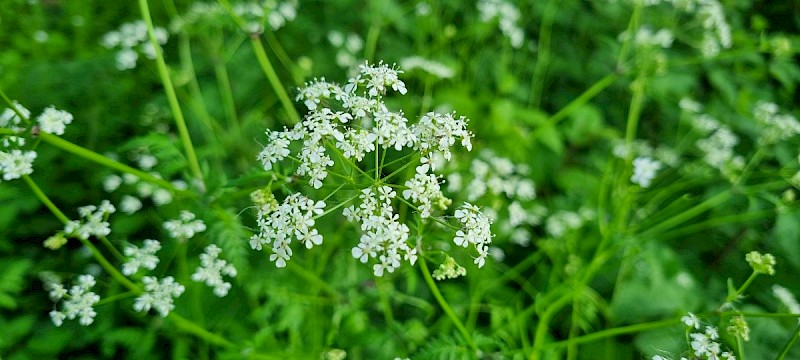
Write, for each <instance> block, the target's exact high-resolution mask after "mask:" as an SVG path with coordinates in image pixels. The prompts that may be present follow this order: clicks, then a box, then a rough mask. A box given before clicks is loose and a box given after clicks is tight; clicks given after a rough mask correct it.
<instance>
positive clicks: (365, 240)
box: [342, 186, 417, 276]
mask: <svg viewBox="0 0 800 360" xmlns="http://www.w3.org/2000/svg"><path fill="white" fill-rule="evenodd" d="M396 196H397V193H396V192H395V191H394V190H393V189H392V188H391V187H389V186H381V187H378V188H377V189H373V188H366V189H363V190H361V195H360V196H359V198H360V199H361V204H359V205H358V207H356V206H355V205H352V206H349V207H347V208H345V209H344V211H343V212H342V214H343V215H344V216H345V217H346V218H347V219H348V220H350V221H352V222H358V223H359V224H361V238H360V239H359V243H358V245H357V246H356V247H354V248H353V249H352V251H351V253H352V255H353V257H354V258H356V259H358V260H359V261H361V262H362V263H367V262H369V261H370V260H371V259H372V260H377V263H375V264H373V265H372V271H373V273H374V274H375V276H383V274H384V272H386V271H388V272H390V273H391V272H394V270H395V269H397V268H398V267H400V261H401V260H407V261H408V262H409V263H410V264H411V265H414V263H416V261H417V249H416V248H411V247H410V246H408V234H409V229H408V226H406V224H403V223H401V222H400V221H399V219H400V216H399V215H397V214H395V213H394V209H393V208H392V199H394V198H395V197H396Z"/></svg>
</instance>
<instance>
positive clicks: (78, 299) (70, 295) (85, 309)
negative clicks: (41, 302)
mask: <svg viewBox="0 0 800 360" xmlns="http://www.w3.org/2000/svg"><path fill="white" fill-rule="evenodd" d="M94 285H95V280H94V277H93V276H92V275H81V276H79V277H78V282H77V284H75V285H73V286H72V287H71V288H70V289H69V292H67V291H66V290H65V289H64V287H63V286H61V285H60V284H53V285H52V286H51V291H50V296H51V297H52V298H54V299H55V300H59V299H62V298H66V300H64V303H63V304H62V305H61V310H60V311H58V310H53V311H51V312H50V318H51V319H52V320H53V324H55V325H56V326H61V324H63V323H64V320H65V319H69V320H73V319H75V318H76V317H77V318H79V322H80V324H81V325H83V326H88V325H91V324H92V322H94V317H95V316H96V315H97V312H95V311H94V307H93V306H94V304H97V302H99V301H100V296H98V295H97V294H95V293H93V292H91V291H90V290H91V289H92V287H93V286H94Z"/></svg>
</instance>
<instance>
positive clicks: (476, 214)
mask: <svg viewBox="0 0 800 360" xmlns="http://www.w3.org/2000/svg"><path fill="white" fill-rule="evenodd" d="M455 218H456V219H458V221H459V222H460V223H461V230H458V231H456V237H455V238H454V239H453V242H454V243H455V244H456V245H458V246H461V247H467V246H469V245H472V246H473V247H474V248H475V250H477V251H478V256H477V257H476V258H475V264H477V265H478V267H479V268H480V267H483V265H484V264H485V263H486V257H487V256H489V244H491V243H492V236H493V235H492V231H491V229H490V227H491V226H492V220H490V219H489V218H488V217H486V215H484V214H483V213H481V210H480V208H478V207H477V206H475V205H472V204H470V203H464V205H462V206H461V207H460V208H459V209H458V210H456V212H455Z"/></svg>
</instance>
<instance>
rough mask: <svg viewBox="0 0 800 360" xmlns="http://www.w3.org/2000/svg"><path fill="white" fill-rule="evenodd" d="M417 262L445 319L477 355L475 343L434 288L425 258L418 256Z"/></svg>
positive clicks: (437, 289)
mask: <svg viewBox="0 0 800 360" xmlns="http://www.w3.org/2000/svg"><path fill="white" fill-rule="evenodd" d="M418 261H419V267H420V270H421V271H422V277H423V278H425V283H426V284H428V288H429V289H430V290H431V293H433V297H435V298H436V301H437V302H438V303H439V306H441V307H442V310H444V312H445V314H447V317H449V318H450V321H452V322H453V325H455V327H456V329H458V331H459V332H460V333H461V335H463V336H464V340H466V341H467V345H469V347H470V348H471V349H472V350H473V351H474V352H476V353H477V351H478V347H477V346H476V345H475V341H474V340H472V336H471V335H470V334H469V332H468V331H467V328H465V327H464V324H463V323H461V320H459V319H458V316H456V313H455V312H454V311H453V309H452V308H451V307H450V304H448V303H447V300H445V299H444V296H442V293H441V292H440V291H439V287H437V286H436V282H434V281H433V277H431V271H430V270H429V269H428V264H427V263H426V262H425V257H424V256H420V257H419V260H418Z"/></svg>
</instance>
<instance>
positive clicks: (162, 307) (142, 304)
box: [133, 276, 185, 317]
mask: <svg viewBox="0 0 800 360" xmlns="http://www.w3.org/2000/svg"><path fill="white" fill-rule="evenodd" d="M142 282H143V283H144V291H145V293H144V294H142V295H141V296H139V297H137V298H136V300H135V302H134V304H133V309H134V310H136V311H139V312H147V311H150V309H151V308H152V309H155V310H156V312H158V313H159V314H160V315H161V317H167V315H169V312H170V311H172V309H174V308H175V304H174V303H173V302H174V299H175V298H177V297H179V296H181V294H183V291H184V290H185V288H184V287H183V285H181V284H179V283H177V282H175V279H173V278H172V276H167V277H165V278H163V279H161V281H158V279H157V278H155V277H153V276H145V277H143V278H142Z"/></svg>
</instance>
